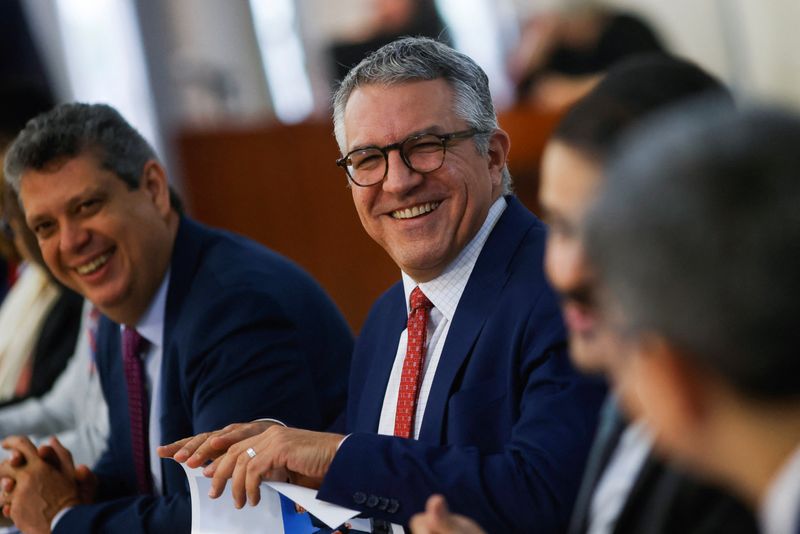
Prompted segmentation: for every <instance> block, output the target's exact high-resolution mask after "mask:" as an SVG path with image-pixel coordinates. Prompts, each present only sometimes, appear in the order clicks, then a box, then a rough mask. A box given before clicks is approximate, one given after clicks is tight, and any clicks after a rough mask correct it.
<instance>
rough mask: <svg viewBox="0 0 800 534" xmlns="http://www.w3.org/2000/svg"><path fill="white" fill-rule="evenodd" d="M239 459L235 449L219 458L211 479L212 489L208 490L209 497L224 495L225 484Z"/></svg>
mask: <svg viewBox="0 0 800 534" xmlns="http://www.w3.org/2000/svg"><path fill="white" fill-rule="evenodd" d="M237 459H238V455H237V454H235V453H234V452H233V451H228V452H227V453H225V454H224V455H223V456H220V457H219V458H218V459H217V461H218V462H219V463H218V464H217V466H216V467H215V468H214V474H213V475H212V479H211V489H210V490H209V492H208V496H209V497H211V498H212V499H216V498H217V497H219V496H220V495H222V492H223V491H224V490H225V485H226V484H227V483H228V479H229V478H231V475H233V469H234V468H235V467H236V460H237Z"/></svg>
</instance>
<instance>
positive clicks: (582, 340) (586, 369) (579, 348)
mask: <svg viewBox="0 0 800 534" xmlns="http://www.w3.org/2000/svg"><path fill="white" fill-rule="evenodd" d="M569 355H570V359H571V360H572V364H573V365H574V366H575V367H576V368H577V369H578V370H579V371H580V372H581V373H585V374H599V373H604V372H605V371H606V368H607V362H606V355H605V354H603V351H602V350H601V348H600V347H598V346H597V344H596V343H593V342H592V341H590V340H588V339H586V336H583V335H581V334H576V333H572V332H570V335H569Z"/></svg>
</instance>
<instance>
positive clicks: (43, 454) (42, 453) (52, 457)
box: [36, 444, 61, 469]
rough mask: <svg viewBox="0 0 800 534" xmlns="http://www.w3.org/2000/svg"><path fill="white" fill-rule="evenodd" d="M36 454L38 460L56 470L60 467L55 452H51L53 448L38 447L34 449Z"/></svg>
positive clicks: (47, 446) (48, 446)
mask: <svg viewBox="0 0 800 534" xmlns="http://www.w3.org/2000/svg"><path fill="white" fill-rule="evenodd" d="M36 454H38V455H39V458H41V459H42V460H44V461H45V462H47V463H48V464H50V465H52V466H53V467H55V468H56V469H58V468H59V467H60V463H61V461H60V460H59V459H58V455H57V454H56V451H55V450H53V447H51V446H50V445H46V444H44V445H39V447H38V448H37V449H36Z"/></svg>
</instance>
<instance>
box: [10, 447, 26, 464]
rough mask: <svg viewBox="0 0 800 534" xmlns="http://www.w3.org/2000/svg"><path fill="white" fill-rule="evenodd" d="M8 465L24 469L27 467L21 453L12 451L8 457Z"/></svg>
mask: <svg viewBox="0 0 800 534" xmlns="http://www.w3.org/2000/svg"><path fill="white" fill-rule="evenodd" d="M8 463H9V464H11V466H12V467H22V466H23V465H25V457H24V456H23V455H22V453H21V452H19V451H15V450H12V451H11V454H10V455H9V457H8Z"/></svg>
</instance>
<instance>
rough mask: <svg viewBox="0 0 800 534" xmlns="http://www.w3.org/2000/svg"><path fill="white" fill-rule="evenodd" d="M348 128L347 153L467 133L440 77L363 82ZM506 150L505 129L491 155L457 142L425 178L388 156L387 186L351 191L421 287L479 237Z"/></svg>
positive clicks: (376, 234)
mask: <svg viewBox="0 0 800 534" xmlns="http://www.w3.org/2000/svg"><path fill="white" fill-rule="evenodd" d="M344 126H345V132H346V141H345V142H346V147H345V149H346V152H350V151H352V150H354V149H356V148H361V147H366V146H385V145H389V144H392V143H397V142H400V141H403V140H404V139H406V138H407V137H409V136H411V135H414V134H418V133H423V132H428V133H435V134H446V133H451V132H457V131H462V130H466V129H468V128H469V126H468V125H467V123H466V122H465V121H464V120H463V119H461V118H459V117H457V116H456V114H455V113H454V112H453V96H452V90H451V89H450V86H449V85H448V84H447V82H446V81H445V80H443V79H437V80H431V81H419V82H409V83H403V84H399V85H391V86H385V85H363V86H361V87H359V88H357V89H356V90H354V91H353V93H352V94H351V95H350V98H349V99H348V101H347V106H346V108H345V113H344ZM508 148H509V141H508V136H507V135H506V134H505V132H503V131H502V130H496V131H495V132H493V133H492V134H491V138H490V142H489V153H488V155H486V156H482V155H480V154H479V153H478V150H477V148H476V146H475V143H474V141H472V140H471V139H465V140H457V141H453V142H452V143H450V144H449V145H448V147H447V155H446V157H445V161H444V164H443V165H442V167H441V168H439V169H437V170H436V171H433V172H429V173H425V174H421V173H418V172H415V171H412V170H411V169H409V168H408V167H407V166H406V165H405V164H404V163H403V161H402V158H401V157H400V154H399V152H398V151H397V150H393V151H391V152H389V170H388V173H387V175H386V178H385V179H384V181H383V182H381V183H379V184H377V185H373V186H370V187H359V186H356V185H353V187H352V192H353V201H354V203H355V206H356V210H357V212H358V216H359V218H360V219H361V224H363V225H364V229H365V230H366V231H367V233H368V234H369V235H370V237H372V239H374V240H375V241H376V242H377V243H378V244H380V245H381V246H382V247H383V248H384V249H385V250H386V252H387V253H388V254H389V256H391V257H392V259H393V260H394V261H395V263H397V265H398V266H399V267H400V268H401V269H402V270H403V271H404V272H406V273H407V274H408V275H410V276H411V277H412V278H414V279H415V280H416V281H417V282H425V281H428V280H431V279H433V278H435V277H436V276H438V275H439V274H441V273H442V271H443V270H444V269H445V268H446V267H447V265H448V264H450V262H452V261H453V260H454V259H455V258H456V256H457V255H458V253H459V252H461V250H462V249H463V248H464V246H466V244H467V243H469V241H470V240H471V239H472V237H473V236H474V235H475V234H476V233H477V232H478V230H479V229H480V227H481V225H482V224H483V221H484V220H485V219H486V215H487V213H488V212H489V208H490V207H491V205H492V203H493V202H494V201H495V200H496V199H497V198H498V197H499V196H500V194H501V191H502V185H501V181H502V179H501V171H502V169H503V167H504V165H505V162H506V156H507V154H508Z"/></svg>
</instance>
